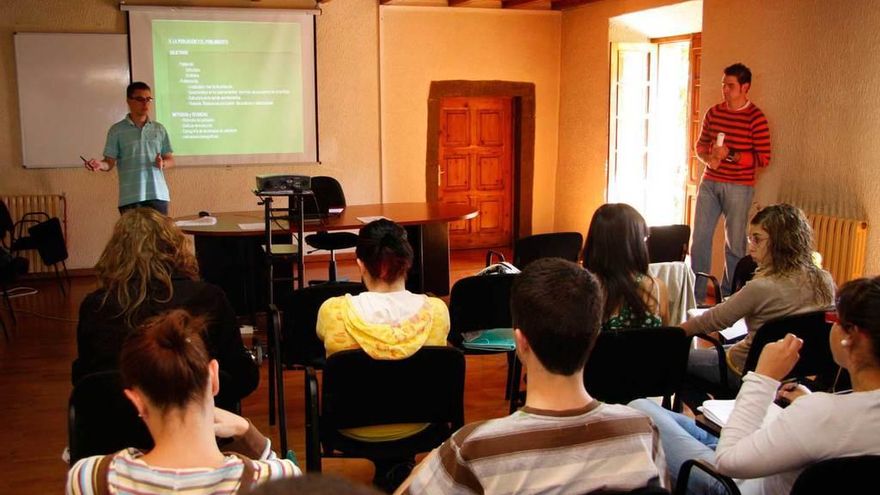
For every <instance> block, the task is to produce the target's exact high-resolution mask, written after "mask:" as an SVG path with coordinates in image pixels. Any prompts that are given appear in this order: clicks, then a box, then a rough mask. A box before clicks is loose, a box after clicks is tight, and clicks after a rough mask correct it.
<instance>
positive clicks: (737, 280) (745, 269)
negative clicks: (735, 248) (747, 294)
mask: <svg viewBox="0 0 880 495" xmlns="http://www.w3.org/2000/svg"><path fill="white" fill-rule="evenodd" d="M757 269H758V264H757V263H755V260H753V259H752V257H751V256H750V255H748V254H747V255H745V256H743V257H742V258H740V260H739V261H738V262H737V263H736V268H734V270H733V280H732V281H731V288H730V290H731V291H732V292H736V291H738V290H740V289H742V288H743V286H744V285H746V282H748V281H749V280H751V279H752V278H753V277H754V276H755V270H757Z"/></svg>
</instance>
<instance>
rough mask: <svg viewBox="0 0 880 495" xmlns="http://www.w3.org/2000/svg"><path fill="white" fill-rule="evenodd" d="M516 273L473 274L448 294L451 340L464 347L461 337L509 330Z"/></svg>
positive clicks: (460, 281)
mask: <svg viewBox="0 0 880 495" xmlns="http://www.w3.org/2000/svg"><path fill="white" fill-rule="evenodd" d="M516 276H517V275H516V274H510V273H499V274H495V275H473V276H470V277H465V278H463V279H461V280H459V281H458V282H456V283H455V284H454V285H453V286H452V290H451V291H450V293H449V323H450V329H449V337H448V338H449V341H450V342H452V343H453V344H455V345H456V346H460V345H461V341H462V337H461V334H462V333H464V332H473V331H477V330H488V329H490V328H510V327H511V326H513V321H512V318H511V316H510V290H511V287H512V286H513V280H514V278H515V277H516Z"/></svg>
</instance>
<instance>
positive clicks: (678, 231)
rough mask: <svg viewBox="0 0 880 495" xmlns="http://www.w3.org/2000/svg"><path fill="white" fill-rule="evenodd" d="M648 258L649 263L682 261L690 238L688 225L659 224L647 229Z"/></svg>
mask: <svg viewBox="0 0 880 495" xmlns="http://www.w3.org/2000/svg"><path fill="white" fill-rule="evenodd" d="M648 231H649V232H650V235H649V236H648V259H649V260H650V262H651V263H664V262H667V261H684V259H685V256H686V255H687V253H688V242H690V238H691V228H690V226H689V225H661V226H657V227H650V228H649V229H648Z"/></svg>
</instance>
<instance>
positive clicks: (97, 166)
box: [86, 158, 104, 172]
mask: <svg viewBox="0 0 880 495" xmlns="http://www.w3.org/2000/svg"><path fill="white" fill-rule="evenodd" d="M86 170H88V171H90V172H97V171H98V170H104V165H103V163H102V162H101V161H100V160H95V159H94V158H92V159H91V160H89V161H87V162H86Z"/></svg>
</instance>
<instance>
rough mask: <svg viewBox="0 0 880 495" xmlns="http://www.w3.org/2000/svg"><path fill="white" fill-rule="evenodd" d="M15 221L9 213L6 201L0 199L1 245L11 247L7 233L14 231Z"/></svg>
mask: <svg viewBox="0 0 880 495" xmlns="http://www.w3.org/2000/svg"><path fill="white" fill-rule="evenodd" d="M14 226H15V222H13V221H12V215H10V214H9V208H7V207H6V203H5V202H4V201H3V200H0V246H6V247H9V244H8V243H7V241H6V234H8V233H11V232H12V228H13V227H14Z"/></svg>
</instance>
